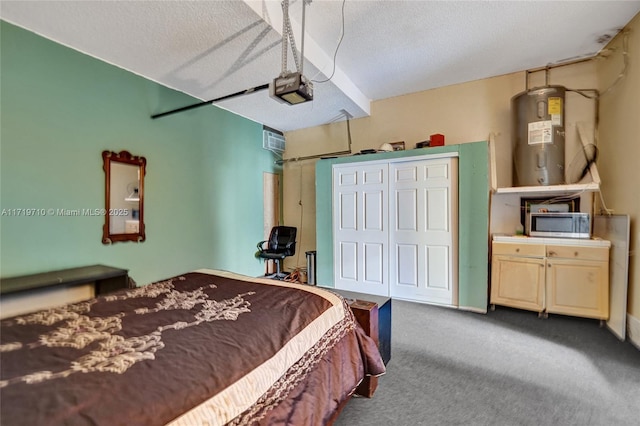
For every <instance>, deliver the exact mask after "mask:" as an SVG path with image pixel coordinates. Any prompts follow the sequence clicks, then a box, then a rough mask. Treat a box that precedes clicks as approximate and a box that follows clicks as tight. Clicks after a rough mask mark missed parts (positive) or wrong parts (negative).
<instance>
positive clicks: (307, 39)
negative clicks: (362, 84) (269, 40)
mask: <svg viewBox="0 0 640 426" xmlns="http://www.w3.org/2000/svg"><path fill="white" fill-rule="evenodd" d="M243 1H244V3H245V4H246V5H247V6H249V7H250V8H251V9H252V10H253V11H254V12H255V13H256V14H257V15H258V16H260V18H261V19H262V20H264V21H265V22H266V23H267V24H269V25H270V26H271V28H273V29H274V30H275V31H276V32H277V33H278V34H280V36H282V20H283V17H282V6H281V3H280V1H269V0H243ZM308 7H309V9H307V16H309V14H311V13H313V3H312V4H311V5H310V6H308ZM289 19H290V21H291V27H292V29H293V32H294V34H297V35H298V36H297V37H296V42H298V43H299V42H300V34H301V28H302V25H301V24H300V23H298V21H296V20H295V19H294V18H293V17H291V16H289ZM304 56H305V57H304V58H303V60H304V59H306V60H307V61H308V62H310V63H311V64H312V65H313V66H314V67H316V68H317V69H319V70H320V71H322V72H323V73H324V74H325V75H326V76H327V77H328V76H329V75H330V74H331V71H332V70H333V57H332V56H330V55H328V54H327V53H326V52H325V51H324V50H323V49H322V48H321V47H320V46H319V45H318V43H316V42H315V40H314V39H313V37H312V36H311V35H310V34H309V33H305V36H304ZM327 68H328V69H329V72H325V70H326V69H327ZM273 77H274V78H275V77H277V75H274V76H273ZM305 77H308V76H305ZM331 83H333V84H334V85H335V86H336V87H337V88H338V89H339V90H340V91H341V92H342V93H344V95H345V96H347V97H348V98H349V99H351V101H352V102H354V103H355V104H356V105H357V106H358V107H359V108H360V109H362V111H364V112H365V113H366V114H367V115H370V114H371V100H370V99H369V98H368V97H367V96H365V95H364V93H362V92H361V91H360V89H358V87H357V86H356V85H355V84H354V83H353V81H351V79H350V78H349V76H348V75H347V74H346V73H345V72H344V71H342V69H340V67H339V66H337V65H336V67H335V72H334V74H333V77H332V78H331Z"/></svg>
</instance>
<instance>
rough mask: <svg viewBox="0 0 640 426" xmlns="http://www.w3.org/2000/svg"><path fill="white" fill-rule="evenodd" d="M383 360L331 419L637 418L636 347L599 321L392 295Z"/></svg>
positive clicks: (567, 421) (506, 421)
mask: <svg viewBox="0 0 640 426" xmlns="http://www.w3.org/2000/svg"><path fill="white" fill-rule="evenodd" d="M392 324H393V325H392V345H391V361H390V362H389V364H388V365H387V374H386V375H385V376H382V377H381V378H380V380H379V385H378V390H377V391H376V394H375V395H374V397H373V398H371V399H367V398H352V400H351V401H350V402H349V403H348V404H347V406H346V407H345V408H344V410H343V412H342V413H341V415H340V417H339V418H338V420H337V422H336V426H347V425H349V426H354V425H536V426H540V425H562V426H569V425H576V426H577V425H579V426H587V425H594V426H614V425H621V426H623V425H629V426H631V425H633V426H638V425H640V350H638V349H637V348H635V347H634V346H633V345H631V344H630V343H628V342H620V341H619V340H618V339H617V338H616V337H614V335H613V334H611V333H610V332H609V331H608V329H607V328H606V327H603V328H600V327H599V321H597V320H591V319H583V318H574V317H566V316H561V315H550V316H549V318H548V319H539V318H538V316H537V314H536V313H532V312H528V311H520V310H515V309H509V308H503V307H497V308H496V310H495V311H494V312H489V313H488V314H487V315H483V314H476V313H471V312H464V311H458V310H453V309H447V308H441V307H436V306H431V305H424V304H418V303H410V302H403V301H398V300H394V301H393V309H392Z"/></svg>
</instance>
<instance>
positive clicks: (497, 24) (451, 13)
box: [0, 0, 640, 131]
mask: <svg viewBox="0 0 640 426" xmlns="http://www.w3.org/2000/svg"><path fill="white" fill-rule="evenodd" d="M301 5H302V0H291V7H290V16H291V20H292V26H293V28H294V32H295V34H296V36H295V38H296V43H297V45H298V48H300V46H301V37H300V32H299V31H300V23H301V22H302V11H301ZM342 10H343V2H342V1H336V0H334V1H329V0H313V1H312V2H311V3H310V4H309V6H308V7H307V9H306V38H305V43H304V46H305V58H306V60H305V62H304V74H305V75H306V76H307V77H309V78H311V79H313V80H318V81H320V80H325V79H327V77H328V76H330V75H332V74H333V78H332V79H331V81H329V82H326V83H316V84H315V94H314V101H313V102H308V103H305V104H301V105H297V106H289V105H284V104H280V103H278V102H276V101H275V100H273V99H271V98H270V97H269V95H268V92H267V91H261V92H256V93H253V94H250V95H245V96H241V97H236V98H233V99H230V100H227V101H223V102H221V103H220V104H219V105H220V106H221V107H223V108H225V109H228V110H231V111H233V112H235V113H237V114H240V115H242V116H245V117H248V118H250V119H252V120H255V121H258V122H260V123H264V124H266V125H268V126H270V127H273V128H276V129H280V130H283V131H288V130H295V129H300V128H305V127H311V126H316V125H320V124H324V123H327V122H330V121H334V120H336V119H338V118H340V117H342V118H343V117H344V116H343V115H342V112H343V111H347V112H348V113H349V114H350V115H352V116H354V117H362V116H365V115H367V114H368V113H369V103H370V101H372V100H378V99H384V98H388V97H393V96H399V95H403V94H407V93H412V92H417V91H421V90H427V89H432V88H435V87H441V86H446V85H450V84H455V83H461V82H465V81H471V80H477V79H481V78H486V77H491V76H496V75H501V74H505V73H511V72H516V71H521V70H525V69H531V68H536V67H540V66H545V65H547V64H553V63H558V62H562V61H565V60H567V59H572V58H577V57H585V56H591V55H593V54H595V53H597V52H598V51H599V50H600V49H601V48H602V47H604V45H605V44H606V40H607V39H608V38H609V37H612V36H614V35H615V34H616V33H617V32H618V31H619V30H620V29H621V28H622V27H623V26H624V25H626V24H627V23H628V22H629V21H630V20H631V19H632V18H633V17H634V16H635V15H636V14H637V13H638V12H639V11H640V1H566V2H563V1H503V2H494V1H356V0H346V2H345V3H344V38H343V39H342V42H341V44H340V47H339V50H338V51H337V55H336V58H337V60H336V64H335V72H333V69H334V62H333V56H334V53H335V51H336V46H337V44H338V40H339V37H340V34H341V30H342ZM0 17H1V18H2V19H3V20H6V21H7V22H11V23H13V24H16V25H18V26H21V27H23V28H25V29H27V30H30V31H33V32H35V33H37V34H40V35H42V36H44V37H47V38H49V39H51V40H54V41H56V42H58V43H61V44H63V45H66V46H69V47H71V48H74V49H76V50H78V51H81V52H84V53H86V54H89V55H91V56H94V57H96V58H99V59H101V60H103V61H106V62H109V63H111V64H114V65H117V66H119V67H121V68H124V69H127V70H129V71H131V72H134V73H136V74H139V75H142V76H144V77H146V78H148V79H150V80H153V81H156V82H158V83H160V84H162V85H165V86H168V87H171V88H174V89H176V90H179V91H182V92H185V93H187V94H189V95H192V96H194V97H196V98H198V99H201V100H210V99H215V98H218V97H222V96H225V95H228V94H231V93H235V92H238V91H242V90H245V89H249V88H251V87H255V86H259V85H263V84H265V83H268V82H270V81H271V80H273V78H275V77H276V76H278V75H279V74H280V71H281V68H282V61H281V56H282V51H281V34H280V33H281V31H282V10H281V7H280V1H260V0H257V1H250V0H247V1H241V0H236V1H7V0H3V1H2V2H0ZM603 36H605V37H604V39H605V41H602V38H603ZM289 69H291V70H294V69H295V65H294V63H293V59H292V57H291V54H289ZM205 108H206V107H205ZM158 112H162V111H150V112H149V113H150V114H153V113H158ZM162 119H163V120H165V119H167V120H170V119H171V118H170V116H169V117H165V118H162Z"/></svg>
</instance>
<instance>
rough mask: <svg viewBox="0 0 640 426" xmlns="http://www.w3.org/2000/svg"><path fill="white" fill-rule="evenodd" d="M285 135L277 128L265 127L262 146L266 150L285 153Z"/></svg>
mask: <svg viewBox="0 0 640 426" xmlns="http://www.w3.org/2000/svg"><path fill="white" fill-rule="evenodd" d="M284 146H285V141H284V135H283V134H282V133H281V132H278V131H277V130H274V129H270V128H268V127H264V128H263V130H262V147H263V148H264V149H266V150H269V151H273V152H278V153H283V152H284Z"/></svg>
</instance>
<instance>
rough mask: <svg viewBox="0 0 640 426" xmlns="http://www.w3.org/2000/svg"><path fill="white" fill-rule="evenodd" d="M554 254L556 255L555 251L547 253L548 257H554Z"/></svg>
mask: <svg viewBox="0 0 640 426" xmlns="http://www.w3.org/2000/svg"><path fill="white" fill-rule="evenodd" d="M556 254H558V253H556V252H555V251H550V252H549V256H555V255H556Z"/></svg>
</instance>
